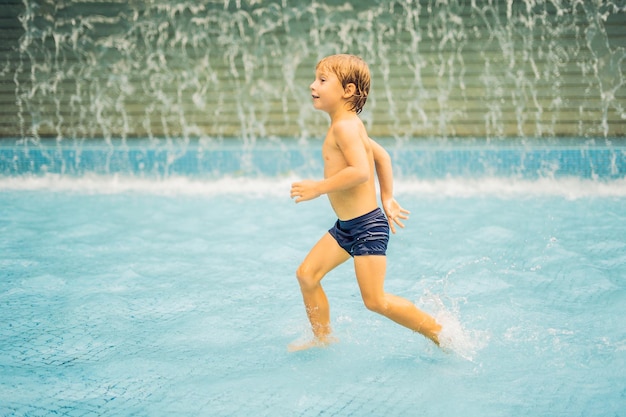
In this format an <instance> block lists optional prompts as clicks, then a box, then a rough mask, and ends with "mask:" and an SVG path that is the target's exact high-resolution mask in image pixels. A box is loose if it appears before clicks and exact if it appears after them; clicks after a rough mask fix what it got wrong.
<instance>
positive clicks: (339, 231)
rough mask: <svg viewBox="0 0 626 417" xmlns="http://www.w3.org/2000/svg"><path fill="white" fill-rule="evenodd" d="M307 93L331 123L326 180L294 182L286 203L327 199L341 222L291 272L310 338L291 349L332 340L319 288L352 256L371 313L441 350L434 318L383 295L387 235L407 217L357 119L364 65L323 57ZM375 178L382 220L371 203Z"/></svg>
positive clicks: (364, 90) (379, 153)
mask: <svg viewBox="0 0 626 417" xmlns="http://www.w3.org/2000/svg"><path fill="white" fill-rule="evenodd" d="M310 88H311V96H312V98H313V106H314V107H315V108H316V109H318V110H322V111H324V112H326V113H328V115H329V116H330V127H329V128H328V132H327V134H326V138H325V140H324V144H323V145H322V156H323V158H324V179H323V180H320V181H314V180H303V181H299V182H295V183H293V184H292V185H291V197H292V198H295V199H296V200H295V202H296V203H300V202H302V201H307V200H312V199H314V198H317V197H319V196H320V195H322V194H326V195H327V196H328V199H329V200H330V204H331V206H332V208H333V210H334V211H335V213H336V214H337V217H338V220H337V223H336V224H335V225H334V226H333V227H332V228H331V229H330V230H329V231H328V233H326V234H325V235H324V236H322V238H321V239H320V240H319V241H318V242H317V243H316V244H315V246H313V248H312V249H311V251H310V252H309V254H308V255H307V256H306V258H305V259H304V261H303V262H302V264H301V265H300V267H299V268H298V270H297V272H296V276H297V278H298V282H299V284H300V290H301V291H302V297H303V299H304V306H305V308H306V313H307V316H308V318H309V321H310V323H311V327H312V330H313V335H314V338H313V340H312V341H310V342H307V343H305V344H302V345H290V346H289V349H290V350H301V349H307V348H311V347H321V346H326V345H328V344H329V343H331V342H333V341H334V338H333V337H332V335H331V327H330V309H329V305H328V300H327V298H326V294H325V293H324V290H323V289H322V285H321V281H322V278H324V276H325V275H326V274H327V273H328V272H329V271H331V270H332V269H334V268H335V267H337V266H338V265H340V264H342V263H343V262H345V261H347V260H348V259H350V257H352V258H353V259H354V271H355V273H356V278H357V282H358V285H359V289H360V291H361V297H362V298H363V302H364V303H365V306H366V307H367V308H368V309H369V310H371V311H374V312H376V313H379V314H382V315H383V316H385V317H387V318H389V319H391V320H393V321H395V322H397V323H399V324H401V325H403V326H405V327H407V328H409V329H411V330H413V331H416V332H419V333H421V334H422V335H424V336H426V337H427V338H429V339H431V340H432V341H433V342H435V343H436V344H439V338H438V335H439V332H440V331H441V326H440V325H439V324H438V323H437V322H436V321H435V319H434V318H433V317H431V316H430V315H428V314H426V313H425V312H423V311H421V310H419V309H418V308H417V307H416V306H415V305H414V304H413V303H411V302H410V301H408V300H406V299H404V298H401V297H398V296H395V295H393V294H389V293H386V292H385V290H384V280H385V270H386V265H387V258H386V249H387V242H388V240H389V229H391V231H392V232H393V233H395V232H396V229H395V225H398V226H400V227H404V225H403V223H402V220H404V219H407V218H408V214H409V212H408V211H407V210H405V209H403V208H402V207H400V205H399V204H398V202H397V201H396V200H395V199H394V197H393V176H392V167H391V159H390V158H389V154H388V153H387V152H386V151H385V150H384V149H383V147H382V146H380V145H378V144H377V143H376V142H374V141H373V140H372V139H370V138H369V136H368V134H367V132H366V130H365V126H364V125H363V123H362V122H361V119H360V118H359V117H358V116H357V114H358V113H360V112H361V110H362V109H363V105H364V104H365V101H366V100H367V95H368V93H369V88H370V73H369V68H368V66H367V64H366V63H365V62H364V61H363V60H362V59H361V58H358V57H356V56H353V55H343V54H342V55H332V56H329V57H326V58H324V59H322V60H321V61H320V62H319V63H318V64H317V67H316V69H315V81H313V83H312V84H311V86H310ZM375 174H376V175H377V177H378V182H379V185H380V195H381V202H382V207H383V210H384V214H383V212H382V210H381V209H380V208H379V207H378V203H377V201H376V184H375V179H374V175H375ZM385 215H386V217H385ZM394 223H395V225H394Z"/></svg>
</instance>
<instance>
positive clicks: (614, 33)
mask: <svg viewBox="0 0 626 417" xmlns="http://www.w3.org/2000/svg"><path fill="white" fill-rule="evenodd" d="M0 3H1V4H0V36H1V39H2V44H1V45H0V137H13V138H15V137H18V138H26V139H31V138H32V139H35V140H36V139H38V138H40V137H47V136H51V137H56V138H66V139H67V138H74V139H79V140H80V139H83V138H101V137H104V138H131V137H150V138H163V137H166V138H192V137H201V138H203V137H208V138H225V137H231V136H235V137H243V138H244V139H250V138H252V139H254V138H258V137H275V136H276V137H282V136H288V137H305V138H306V137H310V136H320V135H322V134H323V132H324V128H325V126H326V125H327V118H326V116H325V115H324V114H321V113H320V112H316V111H315V110H314V109H313V108H312V106H311V103H310V92H309V90H308V86H309V84H310V82H311V81H312V78H313V73H314V66H315V63H316V62H317V60H318V59H319V58H321V57H322V56H324V55H327V54H332V53H338V52H349V53H354V54H358V55H361V56H362V57H363V58H364V59H365V60H366V61H368V63H369V64H370V67H371V70H372V72H373V83H372V91H371V94H370V98H369V100H368V103H367V104H366V106H365V110H364V112H363V113H362V117H363V119H364V120H365V122H366V124H367V127H368V129H369V130H370V134H371V135H372V136H375V137H380V136H394V137H419V136H438V137H464V136H471V137H493V138H498V137H508V136H514V137H520V136H521V137H553V136H584V137H625V136H626V80H625V77H624V74H626V59H625V58H626V4H625V3H624V2H623V1H621V0H597V1H593V2H592V1H586V0H585V1H582V0H579V1H562V0H552V1H543V0H525V1H512V0H509V1H493V0H491V1H490V0H475V1H471V2H470V1H462V0H448V1H442V0H420V1H410V0H359V1H339V0H322V1H308V0H306V1H305V0H297V1H287V0H282V1H265V0H235V1H231V0H219V1H218V0H206V1H203V2H197V1H175V0H163V1H159V0H152V1H149V0H145V1H137V0H124V1H120V0H110V1H104V0H101V1H97V0H90V1H87V0H23V2H20V1H16V0H2V1H0Z"/></svg>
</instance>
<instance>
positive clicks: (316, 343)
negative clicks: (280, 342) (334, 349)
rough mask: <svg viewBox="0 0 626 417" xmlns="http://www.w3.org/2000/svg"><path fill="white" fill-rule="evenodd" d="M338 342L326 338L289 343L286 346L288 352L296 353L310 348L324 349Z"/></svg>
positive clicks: (335, 339) (332, 338)
mask: <svg viewBox="0 0 626 417" xmlns="http://www.w3.org/2000/svg"><path fill="white" fill-rule="evenodd" d="M338 341H339V340H338V339H337V338H335V337H332V336H328V337H325V338H324V339H320V338H317V337H316V338H314V339H312V340H309V341H308V342H304V343H300V342H298V341H296V342H293V343H290V344H289V345H287V350H288V351H289V352H298V351H300V350H308V349H312V348H325V347H327V346H328V345H330V344H332V343H337V342H338Z"/></svg>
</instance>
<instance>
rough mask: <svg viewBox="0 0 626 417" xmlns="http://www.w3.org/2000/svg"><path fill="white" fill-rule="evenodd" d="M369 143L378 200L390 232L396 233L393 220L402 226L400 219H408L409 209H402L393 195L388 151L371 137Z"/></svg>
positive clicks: (391, 171)
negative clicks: (378, 190)
mask: <svg viewBox="0 0 626 417" xmlns="http://www.w3.org/2000/svg"><path fill="white" fill-rule="evenodd" d="M370 144H371V147H372V153H373V155H374V164H375V165H376V176H377V177H378V184H379V186H380V200H381V202H382V205H383V210H385V214H386V215H387V220H388V221H389V227H390V228H391V232H392V233H396V228H395V226H394V222H395V223H396V224H397V225H398V226H400V227H404V224H402V222H401V221H400V219H403V220H406V219H408V218H409V217H408V214H409V211H408V210H405V209H403V208H402V207H401V206H400V204H398V202H397V201H396V199H395V198H394V197H393V168H392V166H391V157H390V156H389V153H387V151H386V150H385V148H383V147H382V146H380V145H379V144H378V143H376V142H375V141H374V140H373V139H371V138H370Z"/></svg>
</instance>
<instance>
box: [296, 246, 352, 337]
mask: <svg viewBox="0 0 626 417" xmlns="http://www.w3.org/2000/svg"><path fill="white" fill-rule="evenodd" d="M349 258H350V255H349V254H348V252H346V251H345V250H344V249H342V248H341V246H339V244H338V243H337V241H336V240H335V238H333V237H332V236H331V235H330V234H329V233H326V234H325V235H324V236H323V237H322V238H321V239H320V240H319V241H318V242H317V243H316V244H315V246H313V248H312V249H311V251H310V252H309V254H308V255H307V256H306V258H304V261H302V264H300V267H299V268H298V270H297V272H296V276H297V278H298V283H299V284H300V291H301V292H302V298H303V300H304V306H305V308H306V313H307V316H308V318H309V321H310V322H311V328H312V330H313V334H314V335H315V339H316V340H315V342H317V344H324V343H327V341H328V340H327V339H328V336H329V334H330V332H331V329H330V308H329V305H328V299H327V298H326V294H325V293H324V290H323V288H322V285H321V281H322V278H324V276H325V275H326V274H327V273H328V272H329V271H331V270H332V269H334V268H335V267H337V266H338V265H340V264H342V263H343V262H345V261H347V260H348V259H349ZM309 347H310V346H309Z"/></svg>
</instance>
